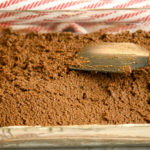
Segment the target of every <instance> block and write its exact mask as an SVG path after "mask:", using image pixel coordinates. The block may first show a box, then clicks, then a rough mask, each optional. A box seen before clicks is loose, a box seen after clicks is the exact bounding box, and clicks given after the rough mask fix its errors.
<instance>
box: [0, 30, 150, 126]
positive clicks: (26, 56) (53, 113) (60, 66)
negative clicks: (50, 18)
mask: <svg viewBox="0 0 150 150" xmlns="http://www.w3.org/2000/svg"><path fill="white" fill-rule="evenodd" d="M101 41H104V42H108V41H109V42H134V43H137V44H139V45H141V46H144V47H145V48H147V49H149V50H150V32H144V31H137V32H135V33H132V34H131V33H129V32H124V33H121V34H116V35H112V34H103V33H101V32H96V33H92V34H86V35H75V34H73V33H60V34H58V33H47V34H38V33H33V32H32V33H28V34H25V35H23V34H19V33H17V32H13V31H11V30H9V29H7V30H5V31H3V36H1V37H0V126H1V127H2V126H13V125H32V126H33V125H42V126H49V125H55V126H56V125H81V124H82V125H83V124H124V123H150V67H145V68H144V69H139V70H136V71H134V72H133V73H132V74H131V75H130V76H125V75H123V74H122V75H120V74H112V73H94V72H83V71H73V70H69V66H70V65H71V64H77V63H78V62H77V61H76V59H75V56H76V53H77V51H79V50H80V49H81V48H82V47H83V46H86V45H87V44H90V43H98V42H101Z"/></svg>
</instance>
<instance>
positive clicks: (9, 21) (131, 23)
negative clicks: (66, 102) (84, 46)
mask: <svg viewBox="0 0 150 150" xmlns="http://www.w3.org/2000/svg"><path fill="white" fill-rule="evenodd" d="M0 27H1V28H9V27H11V28H12V29H13V30H18V31H19V32H21V33H26V32H28V31H38V32H74V33H75V34H86V33H90V32H96V31H99V30H100V29H103V30H102V31H103V32H106V33H113V34H115V33H120V32H124V31H128V32H135V31H137V30H144V31H150V9H149V8H146V9H144V8H143V9H136V8H132V9H96V10H63V11H59V10H58V11H39V10H38V11H0ZM129 145H130V146H150V124H123V125H82V126H78V125H75V126H56V127H53V126H50V127H41V126H35V127H33V126H30V127H28V126H10V127H1V128H0V148H25V147H32V148H40V147H97V146H110V147H111V146H129Z"/></svg>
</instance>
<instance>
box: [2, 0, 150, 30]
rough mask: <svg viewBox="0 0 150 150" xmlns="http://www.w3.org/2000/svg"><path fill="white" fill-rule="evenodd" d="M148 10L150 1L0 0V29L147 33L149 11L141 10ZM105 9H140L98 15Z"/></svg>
mask: <svg viewBox="0 0 150 150" xmlns="http://www.w3.org/2000/svg"><path fill="white" fill-rule="evenodd" d="M149 7H150V0H0V10H2V11H0V26H1V27H12V28H14V29H28V30H29V29H30V30H37V31H42V32H47V31H59V32H61V31H64V30H66V31H67V30H73V31H74V32H78V33H88V32H93V31H97V30H99V29H103V28H107V31H113V32H118V31H126V30H131V31H135V30H137V29H141V28H142V29H144V30H149V29H150V23H149V22H150V10H149V9H144V8H149ZM104 8H114V9H115V8H143V9H137V10H121V11H120V10H117V9H116V10H103V11H97V9H104ZM87 9H95V11H88V10H87ZM10 10H16V11H15V12H12V11H10ZM22 10H38V11H36V12H34V11H29V12H24V11H22ZM41 10H47V11H46V12H44V11H41ZM48 10H51V11H48ZM57 10H63V11H57ZM65 10H66V11H65ZM68 10H72V11H68ZM76 10H78V11H76ZM82 10H85V11H82ZM116 23H117V24H116Z"/></svg>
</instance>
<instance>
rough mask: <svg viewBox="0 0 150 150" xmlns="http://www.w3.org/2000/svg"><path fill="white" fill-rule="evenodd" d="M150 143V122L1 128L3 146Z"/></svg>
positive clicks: (130, 144)
mask: <svg viewBox="0 0 150 150" xmlns="http://www.w3.org/2000/svg"><path fill="white" fill-rule="evenodd" d="M128 145H129V146H150V125H149V124H123V125H81V126H78V125H75V126H49V127H41V126H35V127H32V126H10V127H1V128H0V148H25V147H38V148H39V147H87V146H88V147H90V146H92V147H93V146H128Z"/></svg>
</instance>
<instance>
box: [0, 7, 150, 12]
mask: <svg viewBox="0 0 150 150" xmlns="http://www.w3.org/2000/svg"><path fill="white" fill-rule="evenodd" d="M111 10H116V11H132V10H150V7H148V8H98V9H72V10H71V9H64V10H0V13H1V12H47V13H49V12H52V13H55V12H77V11H80V12H81V11H82V12H84V11H91V12H94V11H111Z"/></svg>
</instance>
